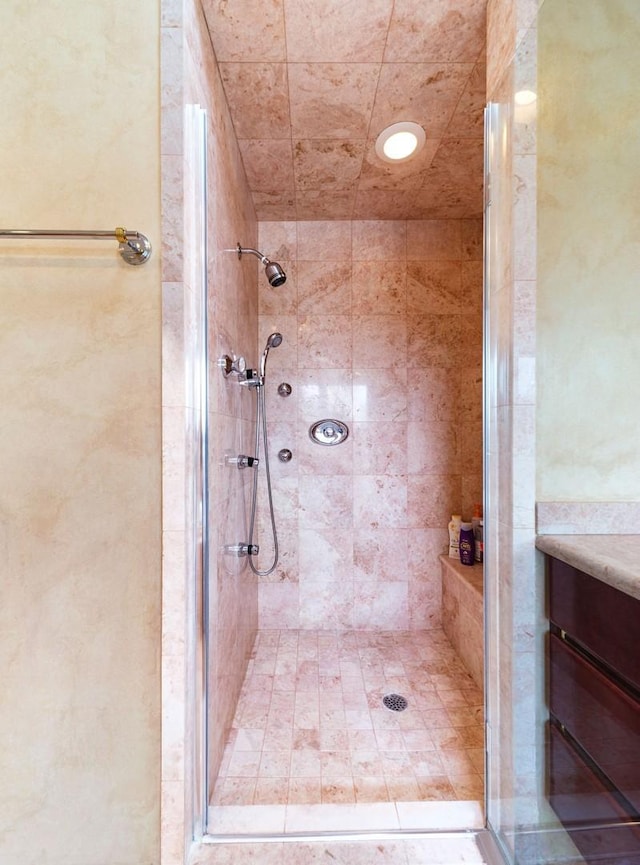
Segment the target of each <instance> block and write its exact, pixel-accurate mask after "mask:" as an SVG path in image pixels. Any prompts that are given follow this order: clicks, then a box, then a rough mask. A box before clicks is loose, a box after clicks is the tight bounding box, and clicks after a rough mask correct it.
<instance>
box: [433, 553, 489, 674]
mask: <svg viewBox="0 0 640 865" xmlns="http://www.w3.org/2000/svg"><path fill="white" fill-rule="evenodd" d="M440 572H441V575H442V627H443V629H444V632H445V634H446V635H447V637H448V638H449V640H450V641H451V645H452V646H453V648H454V649H455V650H456V652H457V653H458V655H459V656H460V658H461V659H462V661H463V663H464V665H465V666H466V668H467V670H468V671H469V673H470V674H471V676H472V678H473V680H474V682H475V683H476V685H477V686H478V687H479V688H480V689H483V688H484V657H483V656H484V622H483V619H484V616H483V566H482V565H481V564H475V565H463V564H461V563H460V562H459V561H458V560H457V559H453V558H450V557H449V556H440Z"/></svg>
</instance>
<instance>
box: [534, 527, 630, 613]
mask: <svg viewBox="0 0 640 865" xmlns="http://www.w3.org/2000/svg"><path fill="white" fill-rule="evenodd" d="M536 547H537V548H538V549H539V550H541V551H542V552H543V553H547V554H548V555H550V556H553V557H554V558H556V559H560V561H562V562H566V564H568V565H572V566H573V567H574V568H578V570H580V571H584V572H585V573H587V574H591V576H593V577H596V579H598V580H601V581H602V582H603V583H607V584H608V585H610V586H613V588H614V589H619V590H620V591H621V592H624V593H625V594H627V595H631V596H632V597H634V598H639V599H640V535H538V536H537V537H536Z"/></svg>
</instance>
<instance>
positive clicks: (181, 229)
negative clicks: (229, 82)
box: [162, 2, 257, 865]
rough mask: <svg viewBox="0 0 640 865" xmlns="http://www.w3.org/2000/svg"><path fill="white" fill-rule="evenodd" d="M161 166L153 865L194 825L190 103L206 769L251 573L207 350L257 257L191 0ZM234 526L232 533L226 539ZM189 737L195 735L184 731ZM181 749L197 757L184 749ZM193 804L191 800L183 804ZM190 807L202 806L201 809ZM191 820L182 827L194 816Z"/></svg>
mask: <svg viewBox="0 0 640 865" xmlns="http://www.w3.org/2000/svg"><path fill="white" fill-rule="evenodd" d="M162 24H163V29H162V57H163V73H162V79H163V80H162V97H163V113H162V118H163V124H162V154H163V155H162V168H163V226H164V230H163V241H164V249H163V253H164V255H163V280H164V304H163V306H164V317H163V318H164V320H163V330H164V338H163V364H164V369H163V374H164V388H163V397H164V399H163V440H164V442H163V444H164V482H163V508H164V514H163V529H164V531H163V549H164V570H163V587H164V588H163V593H164V597H163V600H164V618H163V626H164V627H163V714H164V721H165V723H164V727H163V758H162V820H163V825H162V863H163V865H182V863H183V862H184V860H185V855H186V853H185V851H186V848H187V847H188V846H189V844H190V843H191V839H192V837H193V833H194V831H195V832H196V834H197V833H198V831H199V829H200V830H201V826H200V827H199V826H198V816H199V815H198V814H196V813H194V791H195V790H199V787H200V785H201V783H202V779H201V778H200V777H199V769H200V766H199V763H198V757H197V753H198V747H199V745H200V742H199V740H197V736H198V730H199V727H198V724H199V720H200V714H199V711H200V710H199V704H198V696H199V695H198V693H196V683H197V675H198V671H197V664H198V658H199V652H200V650H201V647H200V646H199V645H198V634H197V629H196V628H195V627H194V626H193V624H192V623H193V622H195V621H196V619H197V612H196V611H197V607H198V604H199V603H200V602H201V601H202V598H201V597H200V596H199V594H198V593H197V591H196V588H195V584H196V580H195V579H194V567H195V566H196V563H197V553H198V550H197V547H196V546H194V543H193V532H194V526H195V525H196V523H197V503H194V500H193V487H192V483H193V481H192V479H193V474H194V472H195V470H196V467H197V459H198V455H197V436H198V430H199V428H200V425H201V424H202V422H203V420H204V417H203V414H202V412H201V410H200V403H199V401H198V392H197V389H196V388H195V380H196V378H197V372H198V368H199V367H198V356H197V351H196V349H197V345H198V341H199V340H201V338H202V334H203V332H204V330H203V328H204V321H203V306H202V304H201V303H200V297H201V295H200V285H201V282H200V280H201V277H202V272H203V268H204V267H205V263H204V257H203V250H202V249H201V248H200V244H199V234H198V220H199V219H200V217H201V216H202V213H203V210H202V203H203V202H202V192H201V188H200V182H201V178H200V174H199V172H198V170H197V156H198V146H197V142H196V141H195V140H194V131H193V129H192V128H191V126H190V123H189V117H190V116H191V114H190V112H191V109H187V106H200V107H201V108H202V109H205V110H206V112H207V121H206V125H207V172H208V174H207V196H208V199H207V208H206V219H207V237H208V260H207V262H206V267H207V271H208V283H209V295H208V310H207V312H208V328H207V336H208V341H209V352H210V357H211V364H210V368H209V370H208V371H207V376H208V386H209V416H208V418H207V421H208V425H209V442H210V449H209V465H208V469H209V480H210V486H211V491H212V504H211V515H212V519H211V534H210V538H209V542H210V557H209V570H210V575H209V586H210V608H209V620H210V623H211V633H210V639H211V643H210V666H209V688H210V694H211V700H210V705H209V709H210V729H209V743H210V749H209V766H210V771H211V775H212V777H215V775H216V773H217V767H218V763H219V760H220V756H221V750H222V746H223V745H224V742H225V741H226V737H227V732H228V727H229V726H230V724H231V720H232V717H233V712H234V708H235V702H236V698H237V695H238V693H239V691H240V687H241V685H242V680H243V677H244V672H245V668H246V664H247V661H248V657H249V653H250V650H251V647H252V645H253V638H254V635H255V630H256V626H257V584H256V581H255V578H253V577H252V576H250V575H249V572H248V569H247V567H246V560H244V566H242V565H243V562H241V561H240V560H238V559H234V558H230V557H227V556H224V555H222V554H221V553H220V550H221V548H222V547H223V546H224V544H229V543H235V542H237V541H240V540H245V538H244V532H245V528H246V526H245V520H246V517H245V513H246V500H247V490H246V483H243V480H244V479H243V477H242V476H241V475H240V474H239V473H238V471H237V469H234V470H233V471H232V470H231V469H230V468H229V467H228V466H225V463H224V457H225V456H226V455H231V454H237V453H240V452H246V451H247V450H248V449H250V448H251V447H252V444H251V442H252V437H253V429H254V412H255V408H254V406H253V401H252V397H251V394H249V393H248V392H246V391H244V390H242V389H240V388H239V387H238V385H237V384H236V383H235V382H233V381H228V382H227V381H225V380H224V379H223V377H222V374H221V371H220V368H219V367H218V365H217V359H218V358H219V357H221V356H222V355H224V354H230V355H233V354H238V355H239V354H245V355H250V354H251V353H252V352H253V350H254V346H255V344H256V334H257V290H256V279H257V268H256V266H255V262H245V261H243V262H239V260H238V257H237V254H236V252H235V247H236V244H237V243H238V241H241V242H242V243H243V245H245V246H255V245H256V242H257V224H256V222H255V217H254V211H253V205H252V203H251V200H250V197H249V194H248V190H247V185H246V179H245V177H244V171H243V168H242V162H241V158H240V153H239V150H238V147H237V143H236V140H235V135H234V132H233V128H232V125H231V122H230V119H229V116H228V111H227V108H226V102H225V99H224V95H223V93H222V90H221V82H220V78H219V74H218V70H217V65H216V62H215V58H214V57H213V53H212V50H211V45H210V41H209V37H208V34H207V32H206V28H205V26H204V21H203V18H202V11H201V7H200V4H199V3H193V4H191V3H187V4H185V5H184V7H183V6H182V4H178V3H173V2H166V3H165V4H164V7H163V18H162ZM237 531H239V532H240V533H241V535H242V537H238V536H237ZM194 737H196V741H194ZM194 755H196V756H195V757H194ZM196 807H197V806H196ZM200 816H202V815H200ZM194 821H195V825H194Z"/></svg>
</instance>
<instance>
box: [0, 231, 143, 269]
mask: <svg viewBox="0 0 640 865" xmlns="http://www.w3.org/2000/svg"><path fill="white" fill-rule="evenodd" d="M0 237H16V238H21V237H75V238H94V239H98V240H99V239H101V238H103V237H113V238H114V239H115V240H117V241H118V244H119V246H118V252H119V253H120V255H121V256H122V258H123V260H124V261H126V263H127V264H144V263H145V261H148V260H149V257H150V256H151V244H150V243H149V239H148V238H147V237H145V235H144V234H141V233H140V232H139V231H128V230H127V229H126V228H116V229H114V230H113V231H48V230H40V229H36V230H30V229H26V228H25V229H23V228H5V229H1V228H0Z"/></svg>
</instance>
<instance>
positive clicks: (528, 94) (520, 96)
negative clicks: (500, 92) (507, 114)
mask: <svg viewBox="0 0 640 865" xmlns="http://www.w3.org/2000/svg"><path fill="white" fill-rule="evenodd" d="M537 98H538V96H537V94H536V93H534V92H533V90H518V92H517V93H516V94H515V96H514V97H513V100H514V102H515V103H516V105H531V104H533V103H534V102H535V101H536V99H537Z"/></svg>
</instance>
